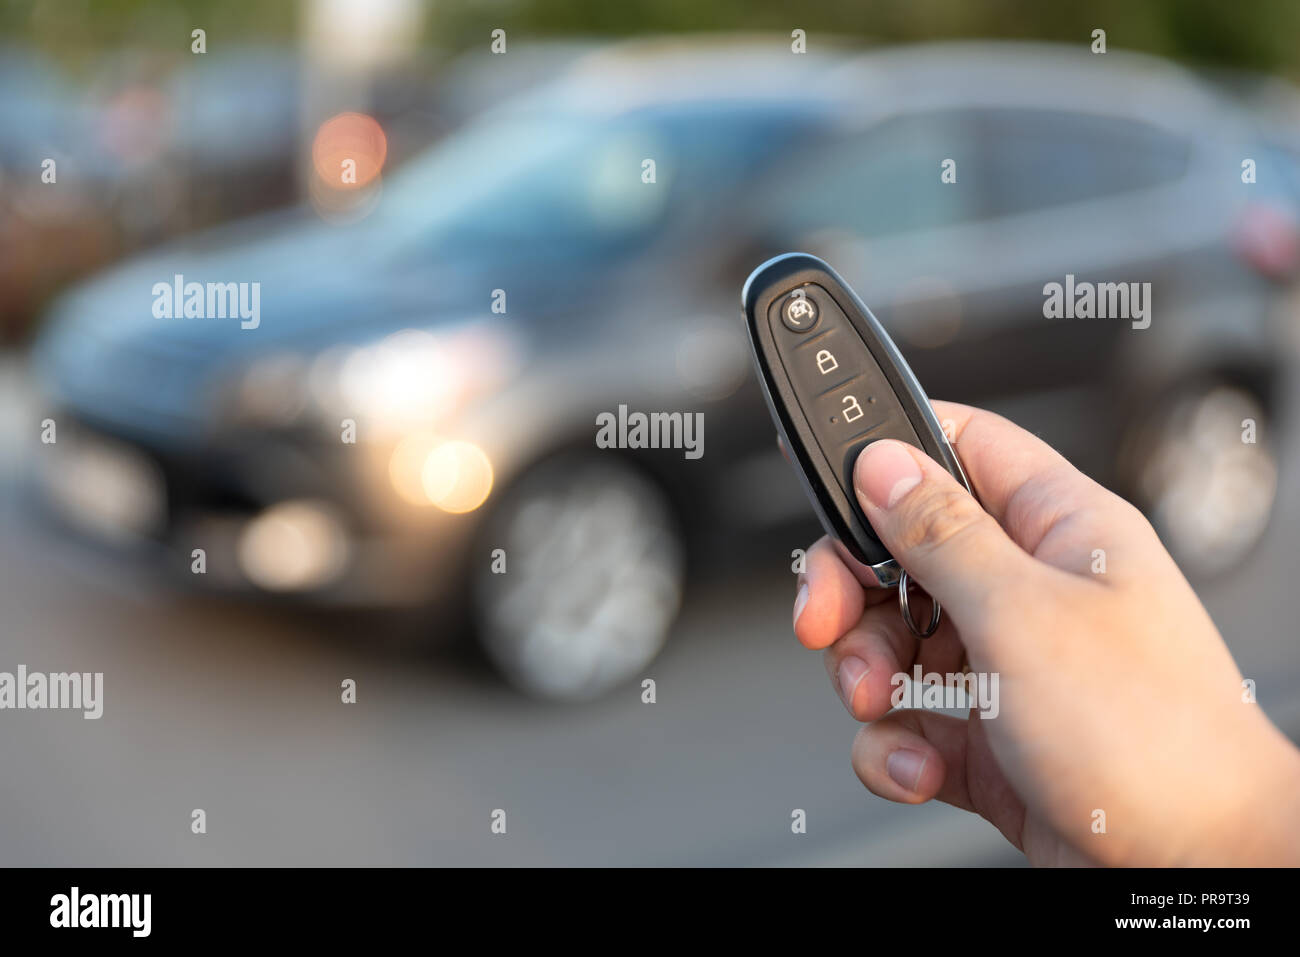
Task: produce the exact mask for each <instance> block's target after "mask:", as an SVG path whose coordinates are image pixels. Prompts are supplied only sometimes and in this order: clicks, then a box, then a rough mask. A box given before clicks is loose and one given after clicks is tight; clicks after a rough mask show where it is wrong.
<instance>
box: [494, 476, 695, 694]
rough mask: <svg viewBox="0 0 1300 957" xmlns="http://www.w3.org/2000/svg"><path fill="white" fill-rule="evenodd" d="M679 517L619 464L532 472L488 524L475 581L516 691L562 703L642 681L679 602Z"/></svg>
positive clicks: (497, 656)
mask: <svg viewBox="0 0 1300 957" xmlns="http://www.w3.org/2000/svg"><path fill="white" fill-rule="evenodd" d="M674 519H675V516H674V514H673V510H672V507H671V505H670V503H669V501H668V499H667V497H666V496H665V494H664V493H663V491H662V490H661V489H660V488H659V486H658V485H657V484H656V483H654V482H653V481H651V480H650V479H649V478H648V477H647V476H645V475H644V474H643V473H642V472H641V471H640V470H639V469H637V468H636V467H635V466H633V465H632V464H631V463H630V462H628V461H625V460H623V459H619V458H617V457H615V456H608V457H602V456H593V455H570V456H563V457H560V458H557V459H553V460H551V461H549V462H547V463H545V464H544V465H541V466H539V467H537V468H535V469H534V470H532V471H530V472H529V473H527V474H526V475H525V476H524V477H523V478H522V479H521V480H520V481H519V482H518V483H516V484H515V485H514V486H513V488H512V489H511V490H510V491H509V492H508V493H507V494H506V496H505V497H504V498H503V500H502V502H501V504H500V505H499V506H498V508H497V510H496V511H495V512H494V514H493V516H492V518H491V519H490V520H489V522H488V525H487V530H486V535H485V543H484V544H485V546H486V551H487V555H485V561H484V564H485V565H486V567H485V568H483V569H482V570H480V571H479V572H478V573H477V576H476V579H475V582H474V600H473V606H474V615H475V621H476V626H477V631H478V634H479V637H480V640H481V641H482V644H483V646H484V648H485V649H486V651H487V654H488V656H489V657H490V658H491V659H492V661H493V662H494V663H495V664H496V665H497V667H498V668H499V669H500V670H501V671H502V673H503V674H504V675H505V676H506V677H507V678H508V679H509V680H510V681H511V682H512V683H513V684H515V685H516V686H517V687H519V688H521V689H523V690H524V691H526V692H528V693H530V694H532V695H535V696H538V697H543V698H550V699H556V700H582V699H590V698H594V697H597V696H598V695H601V694H603V693H604V692H606V691H608V690H610V689H611V688H613V687H615V686H617V685H619V684H621V683H623V682H624V681H627V680H628V679H629V678H631V677H633V676H634V675H636V674H639V673H641V672H642V670H643V669H644V668H645V666H646V665H647V664H648V663H649V662H650V661H652V660H653V659H654V657H655V656H656V655H657V654H658V653H659V651H660V649H661V648H662V647H663V645H664V642H665V641H666V639H667V636H668V629H669V627H670V625H671V624H672V622H673V620H674V618H675V617H676V615H677V610H678V607H679V605H680V603H681V595H682V589H683V585H684V578H685V549H684V546H683V543H682V538H681V534H680V532H679V531H678V529H677V525H676V522H675V520H674ZM498 549H499V551H498Z"/></svg>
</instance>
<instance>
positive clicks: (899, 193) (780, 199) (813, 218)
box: [763, 110, 979, 238]
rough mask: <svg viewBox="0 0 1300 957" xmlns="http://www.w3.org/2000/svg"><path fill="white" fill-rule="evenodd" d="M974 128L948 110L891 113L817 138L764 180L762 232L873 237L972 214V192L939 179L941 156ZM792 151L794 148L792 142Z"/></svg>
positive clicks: (953, 152) (956, 148)
mask: <svg viewBox="0 0 1300 957" xmlns="http://www.w3.org/2000/svg"><path fill="white" fill-rule="evenodd" d="M971 131H972V126H971V118H970V116H969V115H967V114H966V113H964V112H961V111H956V110H952V111H942V112H934V113H925V114H916V115H912V116H899V117H894V118H892V119H889V120H885V121H883V122H881V123H879V124H877V125H876V126H873V127H872V128H871V129H870V130H869V131H867V132H866V133H863V134H859V135H855V136H853V137H850V138H841V139H838V140H836V139H830V140H826V139H822V140H818V141H817V142H815V143H813V144H811V145H810V146H809V147H808V149H807V151H806V154H805V155H803V156H800V157H798V158H797V159H796V160H795V162H794V163H793V165H789V166H787V167H786V168H784V169H783V170H782V171H781V173H780V174H779V175H778V176H777V177H775V179H774V180H773V181H772V182H770V183H769V185H768V192H769V193H770V194H771V195H772V196H773V199H772V201H771V202H770V204H769V205H768V208H767V210H766V213H765V215H764V216H763V219H764V220H765V221H766V222H765V224H764V231H765V232H767V233H769V234H773V235H776V234H781V235H790V236H791V237H792V238H794V237H797V236H798V235H799V234H801V233H807V232H812V231H816V230H821V229H830V230H837V231H845V232H849V233H853V234H856V235H859V236H866V237H873V236H881V235H888V234H891V233H904V232H909V231H912V230H918V229H927V228H934V227H937V226H945V225H951V224H954V223H959V222H963V221H966V220H969V219H973V218H976V217H977V216H978V215H979V208H978V204H977V203H976V202H975V201H974V196H973V194H972V192H971V191H970V190H967V189H960V188H957V187H955V186H954V185H950V184H945V183H943V182H941V180H940V173H941V171H942V163H943V161H944V160H945V159H952V158H954V157H960V156H962V155H963V153H964V152H966V149H965V147H966V145H967V144H969V143H970V142H971ZM792 152H793V153H795V154H796V155H797V154H798V153H799V148H798V146H797V144H795V145H794V146H793V147H792ZM960 175H961V171H960V169H959V170H958V176H959V177H960ZM959 181H960V179H959Z"/></svg>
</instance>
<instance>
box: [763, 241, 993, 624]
mask: <svg viewBox="0 0 1300 957" xmlns="http://www.w3.org/2000/svg"><path fill="white" fill-rule="evenodd" d="M741 302H742V304H743V306H744V310H745V322H746V325H747V326H748V328H749V339H750V343H751V344H752V345H753V347H754V360H755V362H756V363H757V365H758V379H759V381H760V382H761V383H762V385H763V393H764V395H766V396H767V404H768V408H769V409H770V410H771V412H772V418H773V419H774V420H775V421H776V427H777V431H778V432H779V433H780V435H781V438H782V439H783V440H784V441H785V445H786V448H787V449H788V450H789V452H790V456H791V458H793V460H794V462H795V465H796V467H797V469H798V471H799V474H800V477H801V478H802V480H803V486H804V489H805V490H806V491H807V493H808V497H809V498H810V499H811V500H812V503H813V508H814V509H815V510H816V511H817V517H818V518H820V519H821V523H822V526H823V527H824V528H825V529H826V531H827V532H828V533H829V534H830V535H832V536H833V537H835V538H838V539H839V540H840V541H841V542H842V543H843V544H844V546H845V547H846V548H847V549H848V551H849V553H850V554H852V555H853V557H854V558H856V559H857V560H858V561H860V562H862V563H863V564H864V565H867V566H869V567H870V568H871V569H872V571H874V572H875V575H876V579H877V583H878V584H880V585H881V586H891V585H897V584H899V583H900V580H901V579H903V578H904V576H905V572H904V571H903V570H902V569H901V568H900V567H899V566H898V563H897V562H896V561H895V560H894V559H893V557H892V556H891V555H890V554H889V552H888V551H886V549H885V547H884V546H883V545H882V544H881V543H880V539H878V538H877V537H876V535H875V533H874V532H873V531H872V530H871V526H870V525H869V524H868V522H867V520H866V517H865V516H864V515H863V514H862V510H861V509H860V508H859V507H858V503H857V498H856V496H855V495H854V492H853V465H854V463H855V462H856V461H857V458H858V453H859V452H861V451H862V450H863V449H864V448H865V447H866V446H867V445H869V444H870V443H872V442H874V441H876V440H877V439H886V438H888V439H899V440H901V441H903V442H906V443H908V444H909V445H914V446H916V447H918V448H921V449H924V450H925V452H926V453H927V454H929V455H930V457H931V458H933V459H934V460H935V461H937V462H939V463H941V464H942V465H943V466H944V467H945V468H947V469H948V471H949V472H951V473H952V475H953V477H954V478H956V479H957V481H959V482H961V483H962V484H963V485H964V486H966V488H967V489H969V488H970V483H969V482H967V481H966V475H965V473H964V472H963V471H962V468H961V464H960V463H959V462H958V461H957V456H956V454H955V453H954V452H953V450H952V446H951V445H949V444H948V439H947V437H946V436H945V435H944V433H943V429H942V427H941V426H940V425H939V420H938V419H937V418H936V417H935V414H934V410H933V409H932V408H931V407H930V401H929V399H927V398H926V396H925V392H924V391H923V390H922V389H921V384H920V383H919V382H917V381H916V376H914V375H913V374H912V370H911V369H910V368H908V365H907V362H906V361H904V359H903V357H902V355H901V354H900V353H899V351H898V347H897V346H895V345H894V343H893V340H891V339H890V338H889V334H888V333H886V332H885V330H884V328H883V327H882V326H881V325H880V322H879V321H878V320H877V319H876V317H875V316H873V315H872V314H871V310H870V309H868V308H867V307H866V306H865V305H863V303H862V300H860V299H859V298H858V297H857V296H856V295H854V293H853V290H852V289H850V288H849V287H848V285H847V284H846V283H845V282H844V280H843V279H841V278H840V277H839V276H838V275H836V273H835V270H833V269H831V267H830V266H828V265H827V264H826V263H824V262H822V261H821V260H820V259H818V258H817V257H815V256H809V255H807V254H804V253H787V254H786V255H784V256H777V257H776V258H775V259H769V260H768V261H767V262H765V263H763V265H761V266H759V267H758V268H757V269H755V270H754V272H753V273H752V274H751V275H750V277H749V279H748V280H746V282H745V288H744V291H743V292H742V293H741ZM905 595H906V583H905V582H904V590H903V592H902V593H901V594H900V596H899V597H900V602H901V603H902V604H903V611H904V615H905V616H906V617H907V620H908V624H909V625H911V624H912V621H911V617H910V614H909V613H908V610H907V606H906V601H905ZM933 624H934V625H935V626H937V624H938V611H937V606H935V612H934V622H933ZM913 630H914V631H916V630H917V629H916V628H915V626H913ZM931 631H933V628H931ZM919 633H920V632H919V631H918V634H919ZM927 633H928V632H927Z"/></svg>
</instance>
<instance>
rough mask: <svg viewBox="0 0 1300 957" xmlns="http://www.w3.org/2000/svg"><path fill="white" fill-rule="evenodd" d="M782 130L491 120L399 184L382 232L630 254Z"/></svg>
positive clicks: (764, 125)
mask: <svg viewBox="0 0 1300 957" xmlns="http://www.w3.org/2000/svg"><path fill="white" fill-rule="evenodd" d="M777 122H778V118H777V117H775V116H770V115H769V116H763V115H758V114H755V113H752V112H742V113H740V114H739V115H738V114H737V112H736V111H735V110H734V109H733V110H730V111H725V112H724V111H721V110H720V111H718V112H716V113H714V112H703V111H701V112H692V113H690V114H683V115H664V114H656V115H651V114H633V115H626V116H620V117H617V118H610V119H600V118H594V117H592V116H588V115H580V114H574V115H555V114H543V113H537V112H535V113H532V114H522V113H513V114H506V115H501V116H497V117H494V118H492V119H484V120H483V121H481V122H479V123H476V124H474V125H473V126H471V127H469V128H467V129H465V130H464V131H462V132H460V133H458V134H456V135H455V136H453V137H452V138H450V139H448V140H447V141H445V142H444V143H443V144H441V145H440V146H438V147H436V148H435V149H434V150H433V151H431V152H430V153H429V154H428V155H427V156H426V157H424V158H423V159H419V160H416V161H415V163H413V164H412V165H411V166H409V167H407V168H406V169H405V170H403V171H402V172H401V174H400V175H399V176H395V177H394V180H393V182H392V183H391V184H390V186H389V188H388V189H386V195H385V198H384V201H383V204H382V207H381V209H380V210H379V211H378V216H377V219H378V223H377V224H378V225H381V226H382V228H383V229H384V231H385V233H386V234H387V236H388V238H389V240H390V241H391V242H393V243H394V244H395V245H396V246H397V247H399V248H410V247H412V246H414V247H416V248H418V249H420V250H421V251H425V252H427V251H429V250H431V249H436V248H446V247H451V248H455V249H457V250H461V251H474V250H488V249H492V250H497V251H500V250H502V249H510V248H517V247H519V246H529V247H537V246H539V245H544V246H545V247H546V248H547V249H548V250H550V251H553V252H554V251H559V250H567V251H572V252H580V253H582V254H583V255H599V254H601V253H605V252H614V251H617V250H620V249H626V248H628V247H631V246H635V245H637V244H639V243H640V242H641V241H643V240H644V239H646V238H647V237H649V236H650V235H652V234H653V233H654V232H655V231H656V230H657V229H659V228H660V227H661V226H662V225H663V224H664V223H666V222H667V221H668V220H669V217H670V215H671V214H672V212H673V211H674V210H676V209H680V208H682V206H683V204H686V203H695V204H697V205H698V204H699V203H701V202H704V201H708V200H716V199H717V198H718V194H719V193H720V192H721V190H722V188H723V187H725V186H726V184H727V183H729V182H733V181H735V180H736V179H738V178H739V177H742V176H745V175H748V173H749V172H750V171H752V169H753V165H754V164H755V163H757V161H758V159H757V158H758V157H759V156H761V155H763V153H764V151H763V150H762V149H761V148H760V147H761V145H762V140H763V138H764V137H765V136H766V135H767V134H769V133H771V132H772V130H773V127H774V126H775V125H776V123H777ZM766 152H767V153H768V154H769V155H770V153H771V152H772V151H771V150H768V151H766ZM651 163H652V164H653V165H651Z"/></svg>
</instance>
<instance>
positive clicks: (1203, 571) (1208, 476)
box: [1120, 378, 1278, 580]
mask: <svg viewBox="0 0 1300 957" xmlns="http://www.w3.org/2000/svg"><path fill="white" fill-rule="evenodd" d="M1272 437H1273V428H1272V422H1271V419H1270V416H1269V412H1268V408H1267V405H1266V403H1265V402H1264V401H1263V400H1262V399H1261V398H1260V397H1259V396H1258V394H1257V393H1255V392H1254V391H1252V390H1250V389H1249V388H1247V387H1244V386H1242V385H1239V384H1236V383H1234V382H1232V381H1230V380H1227V379H1219V378H1210V379H1207V380H1203V381H1202V382H1200V383H1198V384H1197V385H1195V386H1189V387H1186V388H1184V389H1181V390H1179V391H1178V392H1177V393H1176V394H1174V395H1173V396H1171V397H1169V398H1168V399H1166V400H1165V401H1162V402H1158V403H1155V404H1154V405H1153V407H1152V411H1150V412H1149V413H1147V414H1146V415H1144V416H1142V417H1141V418H1139V419H1138V420H1137V421H1136V422H1135V423H1134V424H1133V426H1132V427H1131V428H1130V429H1129V430H1128V434H1127V436H1126V438H1125V441H1124V445H1123V450H1122V452H1121V456H1120V461H1121V463H1122V472H1123V476H1124V478H1123V480H1124V484H1125V487H1126V489H1127V490H1128V492H1129V494H1131V496H1132V497H1133V499H1134V502H1135V504H1137V505H1138V507H1140V508H1141V509H1142V511H1143V512H1145V513H1146V515H1147V516H1148V517H1149V518H1150V519H1151V523H1152V524H1153V525H1154V526H1155V528H1156V531H1157V532H1158V533H1159V534H1160V538H1161V540H1162V541H1163V542H1164V544H1165V547H1166V548H1168V549H1169V552H1170V554H1172V555H1173V557H1174V559H1175V560H1176V561H1177V562H1178V564H1179V566H1180V567H1181V568H1182V569H1183V570H1184V572H1186V573H1187V575H1188V576H1189V577H1191V578H1193V579H1202V580H1204V579H1210V578H1216V577H1220V576H1223V575H1225V574H1227V573H1229V572H1231V571H1232V570H1233V569H1234V568H1235V567H1236V566H1238V565H1239V564H1241V562H1242V561H1243V560H1244V559H1245V557H1246V556H1247V555H1248V554H1249V553H1250V551H1251V550H1253V549H1254V547H1255V546H1256V545H1257V544H1258V543H1259V541H1260V539H1261V538H1262V537H1263V535H1264V532H1265V530H1266V529H1267V528H1268V524H1269V518H1270V516H1271V514H1272V510H1273V503H1274V500H1275V498H1276V495H1277V473H1278V462H1277V450H1276V447H1275V445H1274V443H1273V441H1272ZM1252 440H1253V441H1252Z"/></svg>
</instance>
